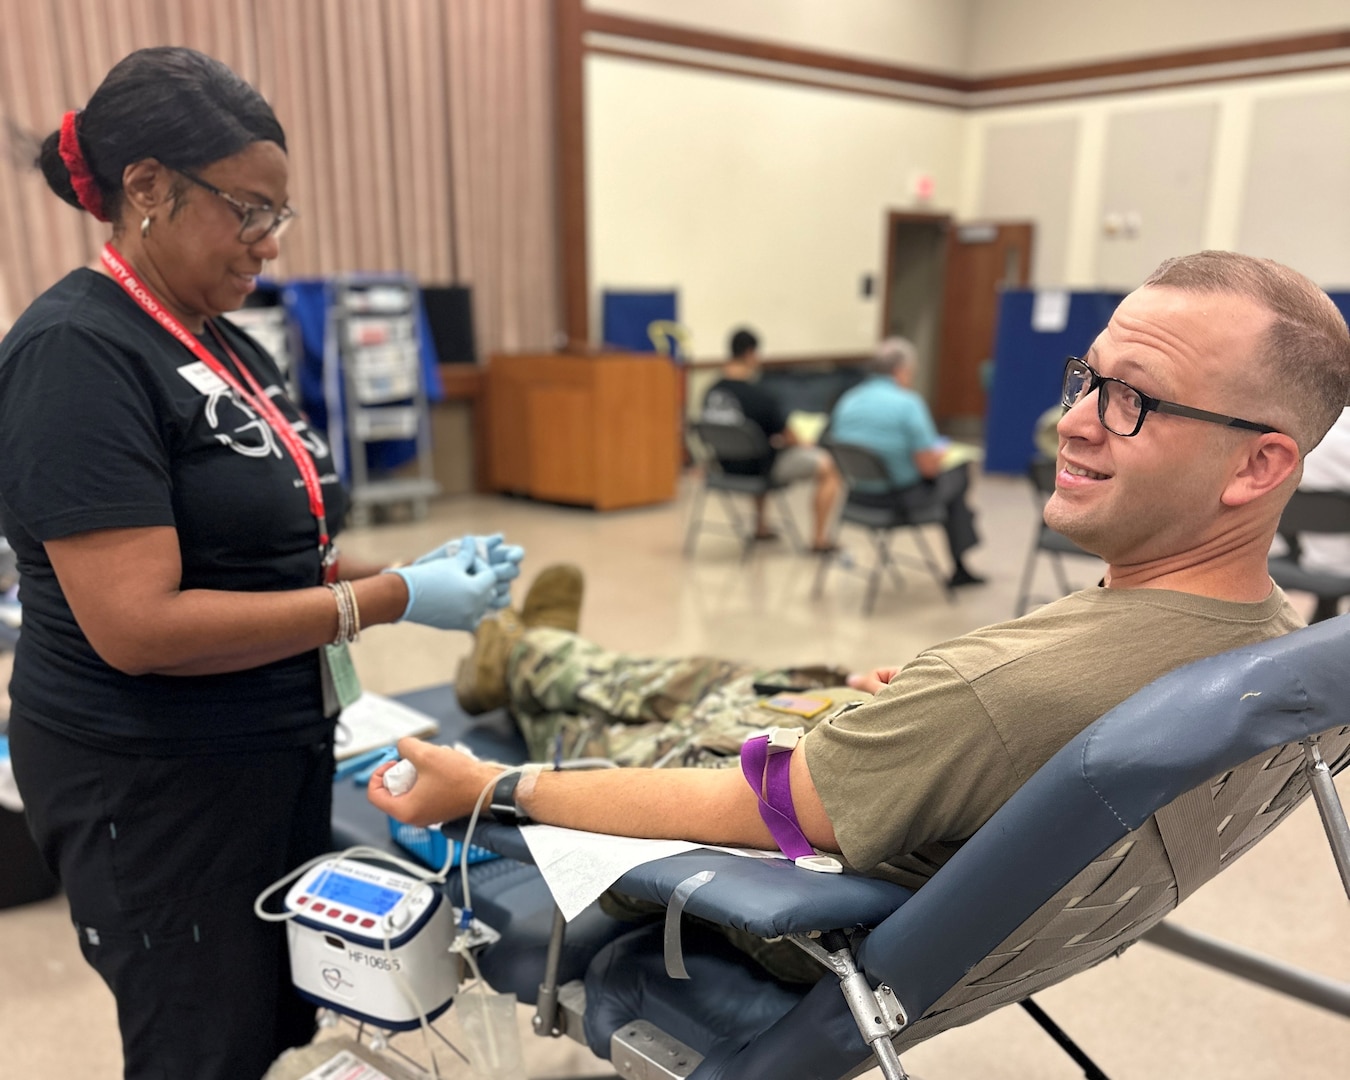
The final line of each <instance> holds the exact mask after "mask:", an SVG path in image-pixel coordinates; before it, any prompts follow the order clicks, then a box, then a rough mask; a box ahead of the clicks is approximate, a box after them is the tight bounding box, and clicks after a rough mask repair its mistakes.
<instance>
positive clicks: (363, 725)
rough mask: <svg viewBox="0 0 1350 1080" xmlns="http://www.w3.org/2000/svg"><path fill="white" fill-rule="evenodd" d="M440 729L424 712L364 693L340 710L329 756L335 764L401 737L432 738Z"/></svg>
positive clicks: (394, 741)
mask: <svg viewBox="0 0 1350 1080" xmlns="http://www.w3.org/2000/svg"><path fill="white" fill-rule="evenodd" d="M439 730H440V728H439V727H438V726H437V724H436V721H435V720H433V719H432V718H431V717H429V716H428V715H427V714H426V713H421V712H418V711H417V710H416V709H410V708H409V707H408V706H407V705H404V704H402V703H401V702H397V701H394V700H392V699H391V698H387V697H382V696H381V695H379V694H372V693H371V692H370V691H369V690H364V691H362V693H361V696H360V697H359V698H357V699H356V700H355V701H353V702H352V703H351V704H350V705H348V706H347V707H346V708H345V709H343V710H342V713H341V714H340V715H339V716H338V729H337V736H336V739H335V743H336V745H335V747H334V750H333V755H334V757H336V758H337V759H338V761H344V760H346V759H347V758H350V757H355V756H356V755H357V754H364V753H366V752H367V751H370V750H378V749H379V748H380V747H381V746H391V745H393V744H394V743H396V742H398V740H399V739H401V738H403V737H404V736H405V735H435V734H436V732H437V731H439Z"/></svg>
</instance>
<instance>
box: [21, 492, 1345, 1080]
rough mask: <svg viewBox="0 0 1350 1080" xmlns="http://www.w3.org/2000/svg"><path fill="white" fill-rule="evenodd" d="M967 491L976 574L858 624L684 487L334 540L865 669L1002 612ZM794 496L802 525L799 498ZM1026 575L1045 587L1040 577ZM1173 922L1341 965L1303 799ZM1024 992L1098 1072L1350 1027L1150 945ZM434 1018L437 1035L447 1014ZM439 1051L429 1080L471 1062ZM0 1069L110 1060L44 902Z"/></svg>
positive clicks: (625, 623) (31, 1076) (570, 1068)
mask: <svg viewBox="0 0 1350 1080" xmlns="http://www.w3.org/2000/svg"><path fill="white" fill-rule="evenodd" d="M977 499H978V504H979V506H980V509H981V513H982V517H981V527H982V530H983V533H984V536H985V537H986V541H985V543H984V545H983V547H982V548H981V549H980V550H979V552H978V553H977V555H976V556H975V558H973V559H972V560H971V562H972V564H973V565H974V566H975V567H976V568H977V569H979V570H981V571H982V572H984V573H986V574H988V576H989V578H990V584H988V585H986V586H983V587H980V588H977V589H972V590H967V591H966V592H964V593H962V595H961V596H960V598H959V599H958V601H957V602H956V603H955V604H948V603H947V602H945V601H944V600H943V598H942V596H941V595H940V593H939V592H938V591H937V590H936V588H935V587H934V586H933V584H932V582H931V581H930V580H928V579H927V578H926V577H924V576H923V575H922V574H921V573H914V574H908V575H907V579H908V586H907V588H906V589H905V591H904V592H898V591H896V590H895V589H894V587H893V586H887V587H886V588H885V591H883V593H882V595H881V597H880V599H879V601H878V604H877V609H876V612H875V613H874V614H873V615H872V616H871V617H870V618H866V619H865V618H862V617H861V616H860V614H859V609H860V606H861V599H862V592H861V582H860V580H858V579H856V578H853V577H849V576H847V575H839V576H838V577H836V578H835V579H833V580H832V582H831V583H830V586H829V588H828V590H827V593H826V595H825V597H824V598H823V599H821V600H819V601H816V600H812V599H811V597H810V595H809V594H810V584H811V574H812V572H813V569H814V563H812V562H811V561H810V560H808V559H807V558H805V557H801V556H795V555H793V554H791V553H789V552H788V551H785V550H783V549H782V548H781V547H779V546H777V545H774V546H768V545H766V546H764V547H763V548H762V549H761V550H759V551H757V552H756V553H755V555H754V558H753V559H752V561H751V562H750V563H749V564H748V565H742V564H740V563H739V562H738V561H737V559H736V554H735V550H734V545H733V544H732V543H731V542H730V541H729V540H727V539H725V538H723V537H721V536H719V535H717V534H715V533H708V534H706V535H705V537H704V538H703V539H702V540H701V541H700V543H699V547H698V553H697V556H696V557H695V558H694V559H692V560H689V559H685V558H683V557H682V556H681V553H680V545H681V540H682V530H683V524H684V511H685V502H684V501H683V500H682V501H681V502H680V503H677V504H672V505H669V506H664V507H659V508H655V509H649V510H634V511H626V512H620V513H613V514H604V515H601V514H594V513H591V512H589V511H583V510H573V509H566V508H561V507H551V506H544V505H539V504H534V503H529V502H525V501H519V500H508V499H490V498H465V499H460V500H454V501H449V502H446V503H443V504H441V505H439V506H437V507H436V508H435V510H434V512H433V514H432V517H431V519H430V520H428V521H425V522H422V523H417V524H404V525H385V526H381V527H377V528H372V529H364V530H360V531H357V532H354V533H352V534H350V535H349V536H348V537H347V538H346V541H345V547H346V548H347V549H348V550H350V551H353V552H358V553H360V554H363V555H367V556H370V557H374V558H387V559H392V558H396V557H406V556H409V555H415V554H417V553H419V552H421V551H423V550H425V549H427V548H430V547H431V546H432V545H433V544H435V543H436V542H438V541H439V540H441V539H443V538H444V537H445V536H448V535H457V534H459V533H462V532H465V531H485V530H491V529H502V530H504V531H505V532H506V533H507V534H508V535H509V536H510V538H511V539H512V540H513V541H516V542H519V543H523V544H525V546H526V548H527V549H528V553H529V555H528V561H527V577H528V575H529V574H530V573H531V572H532V571H533V570H537V569H538V568H539V567H541V566H543V565H546V564H547V563H549V562H554V561H562V560H566V561H572V562H575V563H578V564H579V565H581V566H582V568H583V569H584V570H585V572H586V575H587V595H586V604H585V608H584V612H583V621H582V629H583V632H585V633H587V634H588V635H589V636H591V637H593V638H595V639H596V640H598V641H600V642H601V643H603V644H608V645H613V646H622V647H624V648H627V649H630V650H634V651H645V652H652V653H676V652H680V653H689V652H702V653H709V654H714V655H726V656H735V657H739V658H743V659H746V660H749V661H751V662H762V663H765V664H781V663H787V662H791V661H828V662H832V663H839V664H843V665H846V666H850V667H854V668H870V667H874V666H878V665H881V664H885V663H896V662H898V661H903V660H905V659H908V658H909V657H911V656H913V655H914V654H915V653H916V652H917V651H919V650H920V649H921V648H923V647H924V646H926V645H929V644H931V643H933V642H936V641H939V640H941V639H943V638H947V637H950V636H953V635H956V634H959V633H962V632H963V631H965V630H968V629H970V628H972V627H974V626H977V625H980V624H982V623H986V622H991V621H995V620H998V619H1002V618H1006V617H1007V616H1008V615H1009V614H1010V613H1011V610H1012V606H1013V598H1014V594H1015V590H1016V582H1017V575H1018V573H1019V572H1020V569H1021V566H1022V561H1023V558H1024V556H1025V554H1026V551H1027V546H1028V543H1029V540H1030V537H1031V534H1032V529H1033V527H1034V520H1035V519H1034V514H1033V510H1032V504H1031V501H1030V498H1029V495H1028V493H1027V490H1026V487H1025V484H1024V482H1023V481H1021V480H1014V479H1007V478H985V479H984V480H983V481H982V482H981V484H980V486H979V489H978V495H977ZM798 509H799V519H801V520H804V519H805V518H804V510H805V504H804V503H799V506H798ZM714 512H715V511H714ZM854 543H856V541H854ZM906 544H907V541H906V540H905V539H903V538H902V539H900V540H898V541H897V547H898V548H901V549H903V548H904V546H905V545H906ZM939 546H940V545H939ZM1070 572H1071V575H1072V576H1073V577H1074V579H1075V583H1076V584H1079V585H1083V584H1087V583H1089V582H1090V581H1092V580H1093V579H1094V574H1093V568H1092V567H1091V566H1090V565H1080V566H1078V567H1071V570H1070ZM1042 587H1043V588H1046V589H1048V588H1049V587H1050V582H1049V577H1048V574H1043V578H1042ZM466 648H467V639H466V638H465V637H464V636H463V635H458V634H442V633H438V632H436V631H432V630H426V629H423V628H420V627H393V628H379V629H376V630H374V631H372V632H370V633H368V634H367V635H366V636H365V638H364V639H363V641H362V642H361V644H360V645H359V646H358V647H357V653H356V656H357V665H358V668H359V670H360V673H361V675H362V678H363V680H364V682H365V684H366V685H367V686H368V687H370V688H371V689H373V690H377V691H381V692H385V693H397V692H399V691H402V690H408V689H412V688H415V687H419V686H425V685H429V684H431V683H436V682H442V681H445V680H446V679H449V678H451V677H452V676H453V672H454V665H455V661H456V660H457V659H458V658H459V656H461V655H462V654H463V652H464V651H465V649H466ZM1348 781H1350V777H1343V778H1342V782H1341V790H1342V793H1343V797H1344V798H1346V799H1347V801H1350V782H1348ZM0 872H3V868H0ZM1176 918H1177V921H1178V922H1179V923H1181V924H1184V925H1186V926H1189V927H1192V928H1195V929H1199V930H1203V931H1205V932H1207V933H1210V934H1214V935H1216V936H1219V937H1222V938H1225V939H1227V940H1229V941H1233V942H1237V943H1239V944H1242V945H1245V946H1247V947H1249V948H1253V949H1257V950H1260V951H1262V952H1266V953H1268V954H1271V955H1273V956H1275V957H1278V958H1280V959H1283V960H1286V961H1289V962H1292V963H1296V964H1299V965H1301V966H1305V967H1307V968H1309V969H1312V970H1314V971H1317V972H1320V973H1322V974H1323V975H1325V976H1328V977H1331V978H1334V979H1338V980H1342V981H1350V904H1347V902H1346V899H1345V896H1344V894H1342V893H1341V892H1340V890H1339V883H1338V880H1337V876H1336V871H1335V867H1334V866H1333V864H1332V862H1331V857H1330V854H1329V852H1328V850H1327V846H1326V842H1325V839H1324V837H1323V835H1322V833H1321V829H1320V826H1319V824H1318V821H1317V816H1316V812H1315V810H1314V809H1313V808H1312V807H1311V805H1308V806H1304V807H1303V808H1301V810H1300V811H1299V813H1298V814H1297V815H1296V816H1295V818H1294V819H1293V820H1291V821H1289V822H1288V823H1286V825H1284V826H1283V827H1282V828H1281V830H1280V831H1279V832H1277V833H1276V834H1275V835H1274V836H1273V837H1272V838H1271V839H1270V840H1269V841H1268V842H1266V843H1265V844H1264V845H1262V846H1261V847H1260V848H1258V849H1256V850H1255V851H1254V852H1252V853H1251V854H1250V855H1248V856H1247V857H1246V858H1245V859H1244V860H1243V861H1242V862H1241V863H1239V864H1238V865H1237V866H1236V867H1234V868H1233V869H1232V870H1230V871H1229V872H1228V873H1226V874H1225V875H1224V876H1223V877H1222V878H1220V879H1218V880H1217V881H1215V882H1214V883H1212V884H1211V885H1210V886H1208V887H1207V888H1205V889H1204V890H1202V891H1201V892H1200V893H1199V894H1198V895H1197V896H1195V897H1194V898H1192V899H1191V900H1190V901H1188V903H1187V905H1186V906H1185V907H1184V908H1183V909H1182V911H1181V912H1180V913H1179V915H1178V916H1177V917H1176ZM1040 1000H1041V1002H1042V1004H1043V1005H1044V1006H1045V1007H1046V1009H1047V1010H1048V1011H1049V1012H1050V1013H1051V1015H1052V1016H1054V1017H1055V1018H1056V1020H1058V1021H1059V1022H1060V1023H1061V1024H1062V1025H1063V1026H1064V1027H1065V1028H1066V1029H1067V1030H1068V1031H1069V1032H1070V1033H1071V1034H1072V1035H1073V1036H1074V1037H1075V1038H1077V1039H1078V1040H1079V1041H1080V1043H1081V1044H1082V1045H1083V1046H1084V1047H1085V1048H1087V1049H1088V1050H1089V1052H1090V1053H1092V1054H1093V1056H1094V1057H1095V1058H1096V1059H1097V1061H1098V1063H1099V1064H1100V1065H1101V1066H1102V1067H1103V1069H1104V1070H1105V1071H1106V1072H1107V1073H1108V1074H1109V1075H1110V1076H1112V1077H1113V1078H1114V1080H1130V1078H1132V1077H1134V1078H1139V1080H1143V1078H1145V1077H1147V1078H1149V1080H1154V1078H1160V1077H1162V1078H1171V1077H1187V1078H1190V1077H1194V1078H1203V1077H1215V1078H1220V1077H1222V1078H1228V1077H1243V1078H1250V1080H1260V1078H1266V1077H1269V1078H1276V1077H1280V1078H1286V1077H1298V1078H1300V1080H1332V1078H1333V1077H1334V1078H1340V1077H1343V1076H1344V1075H1345V1065H1344V1055H1343V1049H1342V1048H1343V1045H1344V1040H1346V1038H1347V1037H1350V1023H1347V1021H1346V1020H1345V1019H1343V1018H1340V1017H1337V1016H1334V1015H1332V1014H1330V1013H1328V1012H1325V1011H1321V1010H1318V1009H1315V1008H1312V1007H1310V1006H1306V1005H1303V1004H1300V1003H1298V1002H1295V1001H1292V1000H1290V999H1288V998H1285V997H1281V996H1279V995H1277V994H1274V993H1272V992H1270V991H1267V990H1263V989H1260V988H1258V987H1255V986H1253V985H1251V984H1249V983H1245V982H1242V981H1240V980H1238V979H1236V978H1233V977H1230V976H1225V975H1221V974H1218V973H1217V972H1214V971H1212V970H1211V969H1208V968H1204V967H1201V966H1198V965H1196V964H1194V963H1191V962H1189V961H1186V960H1183V959H1180V958H1178V957H1175V956H1174V955H1172V954H1170V953H1164V952H1162V951H1160V950H1158V949H1155V948H1153V947H1151V946H1149V945H1140V946H1139V947H1137V948H1135V949H1132V950H1130V951H1129V952H1128V953H1127V954H1126V955H1125V956H1123V957H1122V958H1120V959H1119V960H1113V961H1109V962H1107V963H1105V964H1103V965H1102V966H1101V967H1099V968H1097V969H1095V970H1094V971H1091V972H1088V973H1087V974H1085V975H1082V976H1080V977H1078V978H1077V979H1075V980H1073V981H1072V982H1071V983H1069V984H1066V985H1063V986H1060V987H1057V988H1055V989H1052V990H1051V991H1049V992H1047V993H1045V994H1043V995H1041V996H1040ZM521 1011H522V1016H525V1010H523V1009H522V1010H521ZM446 1028H447V1030H448V1031H449V1032H451V1033H452V1034H453V1032H454V1025H453V1023H448V1024H447V1025H446ZM522 1030H523V1031H524V1032H525V1034H524V1035H523V1038H524V1040H525V1044H526V1045H525V1048H526V1054H527V1074H528V1075H529V1076H531V1077H562V1076H569V1075H585V1074H600V1073H603V1072H605V1071H606V1069H605V1066H604V1065H603V1063H601V1062H598V1061H596V1060H594V1059H593V1058H591V1056H590V1055H589V1053H587V1052H586V1051H584V1050H581V1049H580V1048H578V1047H575V1046H574V1045H572V1044H552V1043H548V1042H544V1041H541V1040H539V1039H536V1038H534V1037H533V1036H531V1035H529V1034H528V1026H526V1025H523V1026H522ZM405 1041H406V1040H405ZM410 1049H411V1050H412V1051H413V1052H415V1049H416V1048H415V1046H414V1047H412V1048H410ZM442 1056H443V1058H445V1060H443V1062H442V1075H444V1076H446V1077H447V1078H449V1077H454V1078H460V1077H468V1076H469V1075H470V1073H469V1071H468V1070H467V1069H466V1068H465V1067H464V1066H462V1065H460V1064H458V1063H457V1062H451V1061H450V1059H449V1057H448V1055H442ZM1337 1061H1341V1064H1340V1065H1337V1064H1336V1062H1337ZM905 1063H906V1066H907V1068H909V1069H910V1070H911V1071H912V1072H914V1073H916V1074H918V1075H919V1076H922V1077H924V1078H925V1080H941V1078H944V1077H945V1078H949V1080H956V1078H966V1077H972V1078H973V1077H989V1078H1005V1077H1006V1078H1027V1080H1031V1078H1036V1080H1041V1078H1045V1080H1055V1078H1059V1077H1063V1078H1065V1080H1068V1078H1071V1077H1074V1076H1079V1075H1081V1073H1080V1072H1079V1070H1077V1069H1076V1068H1075V1067H1074V1066H1073V1065H1072V1063H1071V1062H1070V1061H1069V1060H1068V1059H1067V1058H1066V1057H1064V1055H1063V1054H1062V1053H1061V1052H1060V1051H1059V1050H1058V1049H1056V1048H1055V1047H1054V1046H1053V1045H1052V1044H1051V1043H1050V1042H1049V1040H1048V1039H1047V1038H1046V1037H1045V1036H1044V1035H1043V1034H1041V1032H1040V1031H1039V1029H1037V1028H1035V1027H1034V1026H1033V1025H1032V1024H1031V1022H1030V1021H1029V1020H1028V1019H1027V1018H1026V1017H1024V1016H1023V1015H1021V1014H1020V1012H1018V1011H1017V1010H1004V1011H1003V1012H1002V1013H998V1014H995V1015H994V1016H992V1017H989V1018H986V1019H985V1020H983V1021H980V1022H979V1023H978V1024H975V1025H972V1026H971V1027H970V1028H968V1029H963V1030H959V1031H954V1032H949V1033H947V1034H945V1035H942V1036H939V1037H938V1038H937V1039H934V1040H933V1041H932V1042H930V1043H928V1044H925V1045H923V1046H921V1047H919V1048H917V1049H916V1050H914V1051H912V1052H910V1054H908V1055H907V1057H906V1059H905ZM0 1075H2V1076H4V1077H15V1078H16V1080H17V1078H19V1077H22V1078H24V1080H115V1078H116V1077H118V1076H120V1059H119V1053H118V1041H117V1031H116V1024H115V1018H114V1015H113V1007H112V1000H111V998H110V996H109V995H108V993H107V992H106V990H105V989H104V988H103V986H102V984H101V983H100V982H99V981H98V979H97V978H96V977H95V976H94V975H93V974H92V973H91V972H90V971H89V970H88V969H87V968H85V966H84V965H83V963H82V961H81V960H80V958H79V954H78V952H77V951H76V948H75V941H74V937H73V934H72V932H71V930H70V926H69V923H68V922H67V921H66V913H65V907H64V904H63V903H62V901H61V900H59V899H57V900H53V901H50V902H47V903H43V904H36V905H31V906H28V907H24V908H19V909H11V910H9V911H4V912H0ZM184 1080H188V1078H184Z"/></svg>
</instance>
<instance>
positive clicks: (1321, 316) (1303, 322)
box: [1144, 251, 1350, 454]
mask: <svg viewBox="0 0 1350 1080" xmlns="http://www.w3.org/2000/svg"><path fill="white" fill-rule="evenodd" d="M1144 286H1145V287H1148V286H1160V287H1165V288H1169V289H1179V290H1181V291H1183V292H1192V293H1219V294H1227V295H1230V296H1244V297H1248V298H1250V299H1252V300H1255V301H1256V302H1257V303H1259V304H1261V305H1262V306H1263V307H1265V308H1266V309H1267V310H1268V311H1270V313H1271V314H1272V315H1274V317H1275V318H1274V320H1273V322H1272V323H1271V325H1270V328H1269V330H1267V331H1266V334H1265V340H1264V341H1262V342H1260V343H1259V345H1258V346H1257V351H1256V356H1255V358H1256V360H1257V362H1258V365H1259V368H1258V370H1257V371H1256V373H1255V376H1254V378H1255V380H1256V383H1255V387H1254V389H1255V390H1256V391H1258V392H1259V393H1260V394H1261V395H1262V400H1263V402H1264V403H1265V404H1266V405H1267V406H1268V407H1269V408H1271V409H1272V410H1273V414H1267V418H1268V419H1269V420H1270V422H1271V423H1272V425H1273V426H1275V427H1278V428H1279V429H1280V430H1281V431H1283V432H1285V433H1286V434H1287V435H1289V436H1291V437H1292V438H1293V439H1294V441H1295V442H1297V443H1298V448H1299V451H1300V453H1304V454H1306V453H1307V452H1308V451H1309V450H1311V449H1312V448H1313V447H1314V446H1316V445H1317V444H1318V443H1319V442H1321V441H1322V436H1323V435H1325V434H1326V433H1327V431H1328V430H1329V429H1330V427H1331V425H1332V424H1334V423H1335V422H1336V420H1337V418H1338V417H1339V416H1340V415H1341V411H1342V409H1344V408H1345V406H1346V405H1350V329H1347V328H1346V325H1345V319H1344V318H1343V317H1342V316H1341V313H1340V312H1339V311H1338V310H1337V309H1336V305H1335V304H1333V303H1332V302H1331V298H1330V297H1329V296H1327V294H1326V293H1325V292H1323V291H1322V290H1321V289H1319V288H1318V287H1317V286H1316V285H1315V284H1313V282H1312V281H1311V280H1310V279H1308V278H1306V277H1304V276H1303V275H1302V274H1300V273H1299V272H1298V271H1297V270H1291V269H1290V268H1289V267H1287V266H1285V265H1283V264H1282V263H1277V262H1275V261H1274V260H1273V259H1258V258H1255V257H1253V256H1251V255H1240V254H1238V253H1237V252H1235V251H1199V252H1196V253H1195V254H1194V255H1183V256H1180V257H1178V258H1175V259H1168V260H1167V261H1166V262H1164V263H1163V264H1162V265H1161V266H1159V267H1158V269H1156V270H1154V271H1153V273H1152V274H1150V275H1149V276H1148V280H1146V281H1145V282H1144Z"/></svg>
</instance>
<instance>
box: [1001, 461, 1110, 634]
mask: <svg viewBox="0 0 1350 1080" xmlns="http://www.w3.org/2000/svg"><path fill="white" fill-rule="evenodd" d="M1055 468H1056V465H1055V460H1054V458H1044V457H1037V458H1033V459H1032V460H1031V461H1030V463H1028V465H1027V479H1028V480H1030V481H1031V486H1032V491H1033V498H1034V499H1035V501H1036V509H1037V512H1038V513H1044V511H1045V503H1046V500H1048V499H1049V498H1050V496H1051V495H1053V494H1054V493H1055ZM1042 555H1048V556H1049V557H1050V568H1051V572H1052V573H1053V574H1054V576H1055V582H1056V584H1058V585H1059V595H1060V596H1068V595H1069V593H1071V592H1073V586H1071V585H1070V584H1069V579H1068V576H1067V575H1066V574H1065V573H1064V556H1065V555H1073V556H1082V557H1085V558H1089V559H1096V560H1097V561H1098V562H1100V561H1101V560H1100V559H1098V558H1097V556H1096V555H1094V554H1093V553H1092V552H1090V551H1085V550H1084V549H1083V548H1081V547H1079V546H1078V545H1077V544H1075V543H1074V542H1073V541H1072V540H1070V539H1069V538H1068V537H1067V536H1065V535H1064V534H1063V533H1060V532H1056V531H1055V530H1054V529H1052V528H1050V526H1049V525H1047V524H1046V523H1045V519H1044V518H1043V517H1042V518H1041V520H1040V521H1039V522H1038V523H1037V526H1036V537H1035V539H1033V540H1032V542H1031V550H1030V551H1028V552H1027V561H1026V562H1025V563H1024V564H1023V566H1022V577H1021V580H1020V581H1019V582H1018V585H1017V600H1016V602H1015V603H1014V605H1013V617H1014V618H1019V619H1020V618H1021V617H1022V616H1023V615H1025V614H1026V613H1027V609H1028V608H1029V607H1032V606H1033V605H1035V604H1042V603H1049V600H1041V599H1039V598H1033V597H1032V595H1031V587H1032V585H1033V583H1034V581H1035V577H1036V563H1037V562H1038V561H1039V559H1040V557H1041V556H1042Z"/></svg>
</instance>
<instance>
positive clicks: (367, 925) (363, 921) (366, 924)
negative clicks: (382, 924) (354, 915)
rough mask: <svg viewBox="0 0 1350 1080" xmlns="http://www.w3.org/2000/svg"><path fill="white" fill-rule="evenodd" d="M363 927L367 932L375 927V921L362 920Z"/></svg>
mask: <svg viewBox="0 0 1350 1080" xmlns="http://www.w3.org/2000/svg"><path fill="white" fill-rule="evenodd" d="M361 925H362V926H364V927H365V928H366V929H367V930H369V929H370V928H371V927H372V926H374V925H375V920H374V919H362V920H361Z"/></svg>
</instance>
